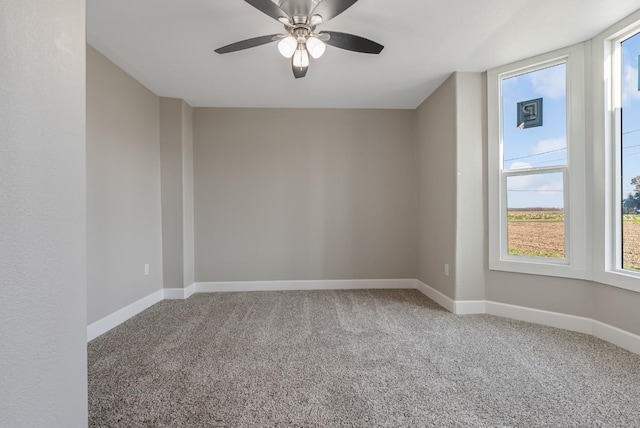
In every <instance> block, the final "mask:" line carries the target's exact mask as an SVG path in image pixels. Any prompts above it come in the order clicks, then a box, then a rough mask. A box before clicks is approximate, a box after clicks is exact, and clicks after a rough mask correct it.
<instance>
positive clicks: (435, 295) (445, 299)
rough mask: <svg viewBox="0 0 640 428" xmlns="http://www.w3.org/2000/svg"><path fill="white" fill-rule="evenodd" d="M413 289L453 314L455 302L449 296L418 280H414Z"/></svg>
mask: <svg viewBox="0 0 640 428" xmlns="http://www.w3.org/2000/svg"><path fill="white" fill-rule="evenodd" d="M414 288H416V289H417V290H419V291H420V292H421V293H422V294H424V295H425V296H427V297H428V298H430V299H431V300H433V301H434V302H436V303H437V304H439V305H440V306H442V307H443V308H445V309H446V310H448V311H449V312H451V313H455V308H456V302H455V300H453V299H452V298H450V297H449V296H447V295H445V294H443V293H441V292H440V291H438V290H436V289H435V288H433V287H431V286H429V285H427V284H425V283H424V282H422V281H420V280H419V279H416V280H415V283H414Z"/></svg>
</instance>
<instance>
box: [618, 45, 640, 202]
mask: <svg viewBox="0 0 640 428" xmlns="http://www.w3.org/2000/svg"><path fill="white" fill-rule="evenodd" d="M638 56H640V35H635V36H633V37H632V38H630V39H627V40H626V41H625V42H623V43H622V70H623V85H624V90H623V94H622V194H623V198H625V197H626V196H627V195H628V194H629V192H632V191H633V190H634V186H633V185H631V179H632V178H633V177H636V176H638V175H640V91H638Z"/></svg>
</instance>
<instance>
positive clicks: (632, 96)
mask: <svg viewBox="0 0 640 428" xmlns="http://www.w3.org/2000/svg"><path fill="white" fill-rule="evenodd" d="M623 86H624V87H623V88H622V91H623V100H624V101H625V103H628V102H629V101H631V100H640V91H638V69H637V68H635V67H632V66H630V65H627V66H626V67H625V68H624V83H623Z"/></svg>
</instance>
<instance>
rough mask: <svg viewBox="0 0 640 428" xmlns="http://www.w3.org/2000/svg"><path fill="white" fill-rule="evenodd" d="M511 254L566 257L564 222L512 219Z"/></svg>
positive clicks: (510, 233) (509, 225)
mask: <svg viewBox="0 0 640 428" xmlns="http://www.w3.org/2000/svg"><path fill="white" fill-rule="evenodd" d="M508 237H509V238H508V239H509V254H514V255H519V256H536V257H553V258H559V259H562V258H564V222H545V221H510V222H509V224H508Z"/></svg>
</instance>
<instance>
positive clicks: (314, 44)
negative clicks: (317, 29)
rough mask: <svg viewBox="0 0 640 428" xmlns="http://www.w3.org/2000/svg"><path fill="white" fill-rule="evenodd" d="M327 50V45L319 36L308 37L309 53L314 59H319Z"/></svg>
mask: <svg viewBox="0 0 640 428" xmlns="http://www.w3.org/2000/svg"><path fill="white" fill-rule="evenodd" d="M326 50H327V45H326V44H325V43H324V42H323V41H322V40H320V39H318V38H317V37H313V36H311V37H309V38H308V39H307V51H309V55H311V56H312V57H313V59H318V58H320V57H321V56H322V55H324V52H325V51H326Z"/></svg>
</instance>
